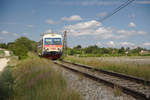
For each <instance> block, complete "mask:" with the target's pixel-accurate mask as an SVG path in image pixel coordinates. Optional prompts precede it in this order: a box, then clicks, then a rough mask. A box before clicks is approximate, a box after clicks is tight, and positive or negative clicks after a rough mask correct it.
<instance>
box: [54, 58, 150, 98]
mask: <svg viewBox="0 0 150 100" xmlns="http://www.w3.org/2000/svg"><path fill="white" fill-rule="evenodd" d="M55 64H58V65H60V66H62V67H64V68H66V69H69V70H71V71H73V72H76V73H79V74H82V75H84V76H86V77H88V78H90V79H92V80H95V81H97V82H103V83H105V84H106V85H108V86H110V87H112V88H114V87H115V86H117V87H118V88H120V89H121V91H122V92H124V93H126V94H128V95H131V96H133V97H135V98H137V99H139V100H150V81H146V80H143V79H139V78H136V77H132V76H128V75H124V74H119V73H115V72H110V71H105V70H100V69H96V68H94V67H90V66H87V65H82V64H76V63H71V62H68V61H56V62H55Z"/></svg>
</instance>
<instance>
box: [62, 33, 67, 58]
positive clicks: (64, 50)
mask: <svg viewBox="0 0 150 100" xmlns="http://www.w3.org/2000/svg"><path fill="white" fill-rule="evenodd" d="M63 55H64V56H67V31H64V39H63Z"/></svg>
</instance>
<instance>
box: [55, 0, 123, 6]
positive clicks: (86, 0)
mask: <svg viewBox="0 0 150 100" xmlns="http://www.w3.org/2000/svg"><path fill="white" fill-rule="evenodd" d="M58 3H59V2H58ZM120 3H121V2H119V1H98V0H90V1H89V0H84V1H77V2H76V1H67V2H63V3H61V4H63V5H70V6H71V5H81V6H94V5H116V4H120Z"/></svg>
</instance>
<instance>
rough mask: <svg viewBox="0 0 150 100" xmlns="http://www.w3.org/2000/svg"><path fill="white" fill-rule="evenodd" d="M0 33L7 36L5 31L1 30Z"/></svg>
mask: <svg viewBox="0 0 150 100" xmlns="http://www.w3.org/2000/svg"><path fill="white" fill-rule="evenodd" d="M0 33H1V34H4V35H6V34H8V33H9V32H8V31H6V30H3V31H1V32H0Z"/></svg>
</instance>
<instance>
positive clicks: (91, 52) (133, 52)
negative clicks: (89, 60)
mask: <svg viewBox="0 0 150 100" xmlns="http://www.w3.org/2000/svg"><path fill="white" fill-rule="evenodd" d="M37 45H38V42H36V41H33V40H30V39H29V38H27V37H20V38H18V39H16V40H15V41H14V42H9V43H7V44H6V43H0V48H4V49H8V50H10V51H12V52H13V54H14V55H16V56H18V57H19V59H24V58H26V57H27V56H28V55H27V53H28V52H29V51H30V52H37ZM141 51H144V53H143V54H142V53H141ZM67 53H68V55H79V56H125V55H126V56H141V55H142V56H150V50H148V49H145V48H141V47H137V48H134V49H131V48H129V47H127V48H125V47H121V48H104V47H103V48H100V47H98V46H97V45H91V46H88V47H85V48H83V47H82V46H81V45H77V46H75V47H74V48H69V47H67Z"/></svg>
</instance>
